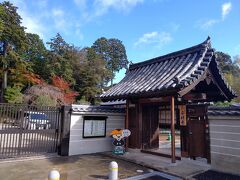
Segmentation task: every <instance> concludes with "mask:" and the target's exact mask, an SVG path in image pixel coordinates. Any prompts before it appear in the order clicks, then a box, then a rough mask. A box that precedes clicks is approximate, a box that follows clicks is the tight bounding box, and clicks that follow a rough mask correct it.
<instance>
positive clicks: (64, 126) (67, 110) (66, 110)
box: [58, 106, 72, 156]
mask: <svg viewBox="0 0 240 180" xmlns="http://www.w3.org/2000/svg"><path fill="white" fill-rule="evenodd" d="M71 110H72V106H62V107H61V135H60V147H59V152H58V154H59V155H61V156H68V153H69V140H70V124H71V114H72V111H71Z"/></svg>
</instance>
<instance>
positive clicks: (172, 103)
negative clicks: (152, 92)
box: [171, 96, 176, 163]
mask: <svg viewBox="0 0 240 180" xmlns="http://www.w3.org/2000/svg"><path fill="white" fill-rule="evenodd" d="M174 106H175V105H174V96H172V97H171V137H172V138H171V155H172V163H175V162H176V154H175V152H176V148H175V123H174V116H175V108H174Z"/></svg>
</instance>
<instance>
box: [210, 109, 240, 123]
mask: <svg viewBox="0 0 240 180" xmlns="http://www.w3.org/2000/svg"><path fill="white" fill-rule="evenodd" d="M208 115H217V116H223V115H228V116H239V120H240V107H233V106H231V107H217V106H210V107H208Z"/></svg>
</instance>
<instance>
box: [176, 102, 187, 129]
mask: <svg viewBox="0 0 240 180" xmlns="http://www.w3.org/2000/svg"><path fill="white" fill-rule="evenodd" d="M178 107H179V116H180V118H179V119H180V126H186V125H187V117H186V116H187V115H186V105H179V106H178Z"/></svg>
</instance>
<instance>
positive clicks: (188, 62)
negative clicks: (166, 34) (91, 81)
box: [100, 38, 235, 101]
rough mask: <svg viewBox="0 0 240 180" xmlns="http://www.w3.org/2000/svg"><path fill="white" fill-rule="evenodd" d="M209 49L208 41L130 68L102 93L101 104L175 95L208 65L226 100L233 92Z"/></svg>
mask: <svg viewBox="0 0 240 180" xmlns="http://www.w3.org/2000/svg"><path fill="white" fill-rule="evenodd" d="M213 56H214V50H213V49H212V48H211V42H210V38H208V39H207V40H206V41H204V42H203V43H201V44H199V45H196V46H193V47H190V48H187V49H184V50H181V51H177V52H174V53H170V54H167V55H164V56H160V57H157V58H154V59H151V60H148V61H144V62H140V63H137V64H133V65H130V67H129V71H128V72H127V73H126V76H125V77H124V78H123V79H122V80H121V81H120V82H119V83H118V84H117V85H115V86H113V87H112V88H111V89H109V90H108V91H107V92H105V93H103V94H102V95H101V96H100V98H101V99H102V100H104V101H107V100H114V99H126V98H128V97H141V96H151V95H161V94H163V95H167V94H176V93H178V92H179V91H180V90H182V89H184V88H186V87H187V86H189V85H190V84H192V83H193V82H195V81H196V80H198V79H200V77H201V76H202V75H203V74H204V73H205V72H206V70H207V69H208V67H209V65H210V62H211V63H212V64H213V66H216V67H213V71H214V72H215V73H216V74H217V75H216V76H217V78H219V79H220V80H219V82H220V87H221V88H222V90H223V92H224V93H226V95H227V96H228V98H229V99H232V98H233V97H235V96H234V93H233V92H232V90H231V89H230V88H229V86H228V85H227V83H226V82H225V81H224V79H223V77H222V75H221V73H220V71H219V69H218V67H217V62H216V60H215V58H213Z"/></svg>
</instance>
